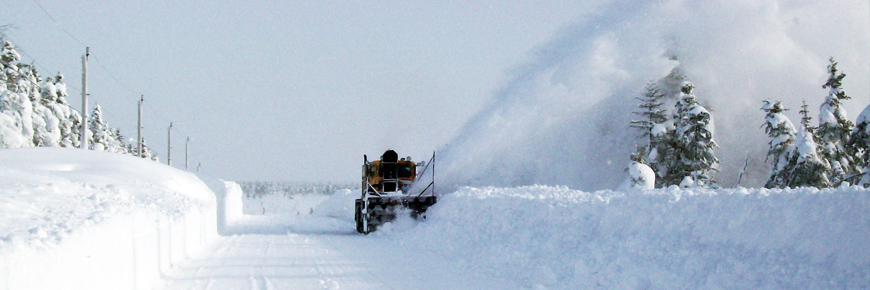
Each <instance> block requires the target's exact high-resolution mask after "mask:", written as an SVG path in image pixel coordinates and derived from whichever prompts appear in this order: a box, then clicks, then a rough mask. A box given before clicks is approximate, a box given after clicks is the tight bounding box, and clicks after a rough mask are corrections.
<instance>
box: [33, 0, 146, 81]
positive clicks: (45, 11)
mask: <svg viewBox="0 0 870 290" xmlns="http://www.w3.org/2000/svg"><path fill="white" fill-rule="evenodd" d="M32 1H33V3H36V6H39V9H41V10H42V12H43V13H45V15H46V16H48V18H49V19H51V21H52V22H54V24H55V26H57V28H59V29H60V30H62V31H63V32H64V33H66V35H67V36H69V37H70V38H72V39H73V40H75V41H76V42H77V43H78V44H80V45H81V46H82V47H88V46H87V45H85V43H84V42H82V41H81V40H79V39H78V38H77V37H75V35H73V34H72V33H70V32H69V30H66V29H65V28H63V26H62V25H61V24H60V22H59V21H57V19H55V18H54V16H51V13H48V10H46V9H45V7H42V4H39V2H37V1H36V0H32ZM90 57H93V58H94V60H96V61H97V64H99V65H100V68H102V69H103V71H105V72H106V74H108V75H109V77H110V78H112V80H114V81H115V82H116V83H118V85H120V86H121V87H122V88H124V89H126V90H127V91H129V92H131V93H133V95H137V96H138V95H141V93H139V92H137V91H135V90H133V89H131V88H130V86H128V85H126V84H124V83H123V82H121V80H120V79H119V78H118V77H116V76H115V74H113V73H112V72H110V71H109V69H108V68H106V66H105V65H104V64H103V62H102V61H100V59H99V58H98V57H97V56H96V55H94V54H90Z"/></svg>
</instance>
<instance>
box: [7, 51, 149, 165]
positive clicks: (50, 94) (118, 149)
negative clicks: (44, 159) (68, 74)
mask: <svg viewBox="0 0 870 290" xmlns="http://www.w3.org/2000/svg"><path fill="white" fill-rule="evenodd" d="M0 42H2V48H0V149H3V148H21V147H74V148H78V147H81V141H82V140H81V136H82V134H81V133H82V132H81V130H82V128H81V127H82V126H81V124H82V115H81V113H80V112H78V111H77V110H75V109H74V108H72V107H71V106H70V105H69V104H68V103H67V101H66V97H67V90H66V84H64V82H63V75H61V74H59V73H58V74H57V75H55V76H53V77H47V78H43V77H42V76H40V74H39V72H38V71H37V69H36V66H34V65H32V64H25V63H21V62H20V61H21V55H20V54H19V53H18V52H17V51H16V49H15V46H14V45H13V44H12V43H11V42H9V41H8V40H6V39H2V40H0ZM85 134H86V135H85V136H86V138H87V140H88V142H87V144H88V145H89V148H88V149H91V150H97V151H106V152H113V153H122V154H131V155H133V156H138V152H139V144H138V142H134V140H132V139H131V140H125V138H124V136H123V135H122V134H121V131H120V130H119V129H117V128H112V127H111V126H109V124H108V123H107V122H106V121H105V120H104V119H103V112H102V108H101V107H100V105H99V104H97V105H96V106H94V110H93V112H92V113H91V115H90V116H89V117H88V129H87V131H86V132H85ZM140 157H142V158H148V159H152V160H155V161H157V160H158V159H157V155H155V154H153V153H152V152H151V150H150V149H149V148H148V147H147V146H146V145H145V140H142V156H140Z"/></svg>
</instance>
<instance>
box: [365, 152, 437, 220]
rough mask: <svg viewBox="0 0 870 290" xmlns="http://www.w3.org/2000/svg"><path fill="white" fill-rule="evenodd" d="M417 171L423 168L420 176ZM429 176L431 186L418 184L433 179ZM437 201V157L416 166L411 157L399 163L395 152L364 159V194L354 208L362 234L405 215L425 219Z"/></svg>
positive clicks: (399, 160) (400, 160) (433, 155)
mask: <svg viewBox="0 0 870 290" xmlns="http://www.w3.org/2000/svg"><path fill="white" fill-rule="evenodd" d="M430 167H431V168H430ZM417 168H422V169H421V170H419V174H418V173H417V171H418V170H417ZM426 173H431V179H429V180H428V181H429V183H428V184H426V185H425V186H422V185H423V184H416V183H417V182H421V181H422V180H424V179H427V178H428V177H429V176H428V175H426ZM424 177H426V178H424ZM412 191H413V192H412ZM436 201H437V198H436V197H435V154H434V153H433V154H432V159H429V162H420V163H414V162H412V161H411V157H407V158H402V159H399V154H397V153H396V151H393V150H387V152H384V155H382V156H381V159H380V160H374V161H371V162H369V160H368V157H366V156H365V155H363V166H362V192H361V196H360V198H359V199H357V200H356V204H355V206H354V211H355V212H354V220H355V221H356V230H357V231H358V232H360V233H363V234H368V233H371V232H373V231H375V230H376V229H377V228H378V227H379V226H381V225H383V224H385V223H388V222H391V221H393V220H394V219H395V218H396V215H398V214H400V213H402V212H409V213H410V215H411V217H413V218H416V219H419V218H424V219H425V218H426V210H427V209H428V208H429V207H430V206H432V205H433V204H435V202H436Z"/></svg>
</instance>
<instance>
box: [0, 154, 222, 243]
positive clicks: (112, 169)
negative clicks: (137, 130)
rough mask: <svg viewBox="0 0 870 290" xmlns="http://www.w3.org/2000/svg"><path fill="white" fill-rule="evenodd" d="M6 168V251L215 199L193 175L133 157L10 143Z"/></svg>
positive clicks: (1, 217)
mask: <svg viewBox="0 0 870 290" xmlns="http://www.w3.org/2000/svg"><path fill="white" fill-rule="evenodd" d="M0 166H2V169H0V250H4V249H6V248H9V247H10V246H25V245H36V246H43V245H50V244H56V243H58V242H60V241H61V240H63V238H64V237H65V236H67V235H69V234H71V233H73V232H75V231H77V230H79V229H81V228H83V227H89V226H93V225H95V224H98V223H100V222H101V221H104V220H107V219H110V218H112V217H115V216H119V215H124V214H129V213H130V212H133V211H135V210H139V209H147V210H151V211H156V212H160V213H163V214H168V215H170V216H171V215H181V214H183V213H184V212H185V211H186V210H187V209H190V208H191V207H195V206H197V205H202V204H210V203H213V202H214V200H215V197H214V195H213V193H212V192H211V191H210V190H209V188H208V187H207V186H206V185H205V184H204V183H203V182H202V181H200V180H199V179H198V178H197V177H196V176H195V175H193V174H191V173H188V172H184V171H181V170H177V169H174V168H171V167H169V166H166V165H163V164H160V163H157V162H154V161H151V160H144V159H140V158H135V157H132V156H130V155H122V154H114V153H105V152H94V151H90V150H81V149H70V148H21V149H5V150H0Z"/></svg>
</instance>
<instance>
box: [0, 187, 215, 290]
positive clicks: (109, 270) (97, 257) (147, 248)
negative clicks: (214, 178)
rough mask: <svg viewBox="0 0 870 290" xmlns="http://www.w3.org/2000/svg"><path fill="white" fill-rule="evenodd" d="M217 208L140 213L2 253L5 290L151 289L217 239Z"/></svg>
mask: <svg viewBox="0 0 870 290" xmlns="http://www.w3.org/2000/svg"><path fill="white" fill-rule="evenodd" d="M216 209H217V206H216V205H215V204H212V205H210V206H205V207H202V208H194V209H190V210H188V211H186V212H184V213H183V214H176V215H172V216H168V215H166V214H158V213H153V212H151V213H147V212H139V213H135V214H130V215H126V216H121V217H117V218H113V219H111V220H106V221H103V222H101V223H99V224H97V225H96V226H94V227H91V228H87V229H82V230H80V231H78V232H75V233H73V234H71V235H70V236H67V237H65V238H64V240H63V241H62V242H61V243H60V244H58V245H52V246H48V247H44V248H43V247H26V248H19V249H18V250H16V251H14V252H11V253H3V254H0V288H2V289H151V288H152V287H153V286H154V285H155V284H156V283H158V282H159V281H160V277H161V273H165V272H166V271H168V270H170V269H171V268H173V267H174V265H175V263H176V262H179V261H181V260H184V259H186V257H187V256H188V254H190V253H192V252H195V251H198V250H199V249H200V248H202V247H203V246H204V245H205V244H206V243H207V242H208V241H209V240H211V239H213V238H215V237H217V216H216V214H217V213H216Z"/></svg>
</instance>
